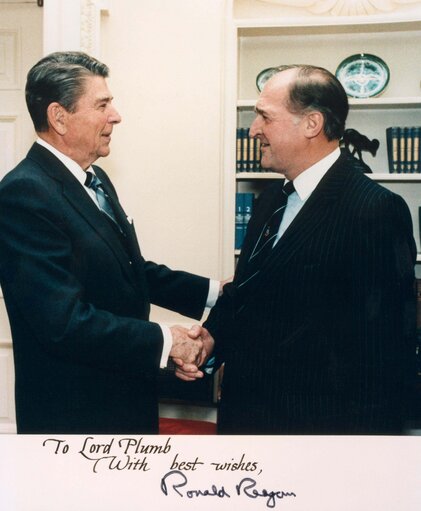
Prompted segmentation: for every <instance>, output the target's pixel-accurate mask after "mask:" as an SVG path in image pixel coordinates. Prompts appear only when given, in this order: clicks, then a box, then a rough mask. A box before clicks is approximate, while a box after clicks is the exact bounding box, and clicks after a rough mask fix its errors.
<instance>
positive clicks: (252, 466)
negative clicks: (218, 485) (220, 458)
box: [211, 454, 258, 472]
mask: <svg viewBox="0 0 421 511" xmlns="http://www.w3.org/2000/svg"><path fill="white" fill-rule="evenodd" d="M245 457H246V455H245V454H243V455H242V456H241V459H240V461H234V458H231V462H225V463H215V462H214V463H211V465H213V466H214V467H215V470H225V471H230V472H235V471H237V470H241V471H242V472H254V471H255V470H257V465H258V462H257V461H253V462H251V461H247V462H246V461H244V459H245Z"/></svg>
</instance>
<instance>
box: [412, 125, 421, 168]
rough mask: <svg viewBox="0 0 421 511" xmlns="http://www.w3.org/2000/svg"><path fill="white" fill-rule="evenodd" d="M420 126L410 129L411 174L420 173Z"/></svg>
mask: <svg viewBox="0 0 421 511" xmlns="http://www.w3.org/2000/svg"><path fill="white" fill-rule="evenodd" d="M420 138H421V126H414V127H413V128H412V151H413V157H412V158H413V165H412V167H413V172H421V151H420V148H421V140H420Z"/></svg>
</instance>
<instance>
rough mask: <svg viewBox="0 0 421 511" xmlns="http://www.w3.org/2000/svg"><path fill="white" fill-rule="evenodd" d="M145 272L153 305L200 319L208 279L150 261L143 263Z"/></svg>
mask: <svg viewBox="0 0 421 511" xmlns="http://www.w3.org/2000/svg"><path fill="white" fill-rule="evenodd" d="M145 272H146V279H147V281H148V287H149V294H150V298H151V302H152V303H153V304H155V305H158V306H160V307H164V308H165V309H169V310H172V311H174V312H178V313H179V314H182V315H184V316H188V317H190V318H194V319H197V320H199V319H200V318H201V317H202V315H203V312H204V310H205V306H206V300H207V297H208V292H209V279H207V278H204V277H200V276H198V275H193V274H192V273H187V272H184V271H175V270H171V269H170V268H168V267H167V266H164V265H162V264H156V263H154V262H151V261H147V262H145Z"/></svg>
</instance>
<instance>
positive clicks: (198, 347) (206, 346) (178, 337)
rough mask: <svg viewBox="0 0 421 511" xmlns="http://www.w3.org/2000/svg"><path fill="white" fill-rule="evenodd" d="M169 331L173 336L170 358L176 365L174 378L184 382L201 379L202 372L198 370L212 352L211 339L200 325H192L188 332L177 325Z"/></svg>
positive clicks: (212, 341) (212, 344) (212, 342)
mask: <svg viewBox="0 0 421 511" xmlns="http://www.w3.org/2000/svg"><path fill="white" fill-rule="evenodd" d="M170 329H171V333H172V336H173V345H172V348H171V351H170V357H171V358H172V359H173V361H174V363H175V364H176V371H175V374H176V376H177V377H178V378H180V379H181V380H184V381H193V380H196V379H197V378H202V377H203V372H202V371H200V370H199V368H200V367H201V366H202V365H203V364H204V363H205V362H206V360H207V359H208V358H209V356H210V354H211V353H212V351H213V346H214V340H213V337H212V336H211V335H210V333H209V332H208V331H207V330H206V328H203V327H201V326H200V325H194V326H193V327H192V328H190V330H189V329H187V328H184V327H182V326H178V325H176V326H172V327H171V328H170Z"/></svg>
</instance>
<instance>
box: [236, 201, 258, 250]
mask: <svg viewBox="0 0 421 511" xmlns="http://www.w3.org/2000/svg"><path fill="white" fill-rule="evenodd" d="M253 203H254V193H247V192H237V193H236V194H235V249H236V250H239V249H241V247H242V246H243V241H244V237H245V235H246V230H247V224H248V222H249V220H250V217H251V214H252V212H253Z"/></svg>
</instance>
